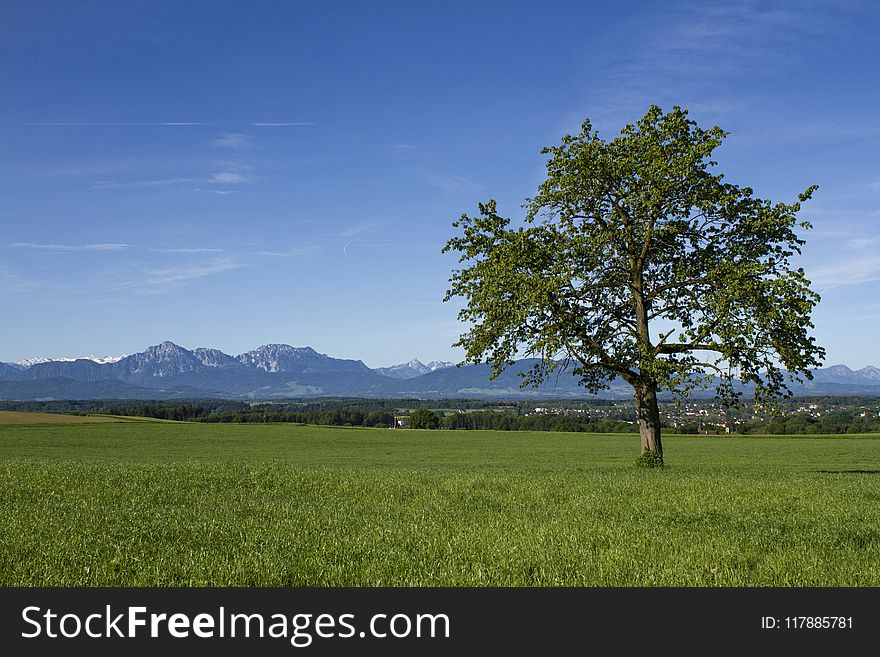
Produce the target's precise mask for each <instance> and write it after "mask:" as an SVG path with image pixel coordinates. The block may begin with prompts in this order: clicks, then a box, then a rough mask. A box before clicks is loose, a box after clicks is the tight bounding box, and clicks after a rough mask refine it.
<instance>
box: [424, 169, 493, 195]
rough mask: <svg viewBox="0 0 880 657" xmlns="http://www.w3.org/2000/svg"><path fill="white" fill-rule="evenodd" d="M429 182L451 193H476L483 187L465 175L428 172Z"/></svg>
mask: <svg viewBox="0 0 880 657" xmlns="http://www.w3.org/2000/svg"><path fill="white" fill-rule="evenodd" d="M426 177H427V180H428V183H429V184H430V185H431V186H432V187H436V188H437V189H441V190H443V191H444V192H446V193H447V194H449V195H452V196H458V195H460V194H474V193H476V192H479V191H480V190H481V189H482V187H481V186H480V185H478V184H477V183H475V182H474V181H473V180H471V179H469V178H466V177H464V176H445V175H440V174H436V173H426Z"/></svg>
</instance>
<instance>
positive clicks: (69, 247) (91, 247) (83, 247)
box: [11, 242, 131, 253]
mask: <svg viewBox="0 0 880 657" xmlns="http://www.w3.org/2000/svg"><path fill="white" fill-rule="evenodd" d="M11 246H14V247H16V248H21V249H39V250H42V251H54V252H57V253H68V252H75V251H122V250H123V249H127V248H129V247H130V246H131V245H130V244H104V243H100V244H36V243H34V242H16V243H15V244H12V245H11Z"/></svg>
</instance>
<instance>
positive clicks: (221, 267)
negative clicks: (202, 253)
mask: <svg viewBox="0 0 880 657" xmlns="http://www.w3.org/2000/svg"><path fill="white" fill-rule="evenodd" d="M243 266H244V265H243V264H242V263H240V262H238V261H237V260H234V259H232V258H214V259H213V260H211V261H208V262H200V263H189V264H181V265H173V266H169V267H158V268H150V269H144V270H143V271H141V272H139V273H138V275H137V276H135V277H128V278H126V279H124V280H116V281H115V282H112V283H109V284H108V285H107V286H106V289H107V291H109V292H120V291H123V290H124V291H126V292H128V293H132V292H140V293H145V294H158V293H160V292H163V291H165V290H166V289H169V288H173V287H178V286H180V285H185V284H187V283H190V282H192V281H195V280H198V279H201V278H206V277H208V276H214V275H215V274H222V273H224V272H228V271H231V270H234V269H239V268H241V267H243Z"/></svg>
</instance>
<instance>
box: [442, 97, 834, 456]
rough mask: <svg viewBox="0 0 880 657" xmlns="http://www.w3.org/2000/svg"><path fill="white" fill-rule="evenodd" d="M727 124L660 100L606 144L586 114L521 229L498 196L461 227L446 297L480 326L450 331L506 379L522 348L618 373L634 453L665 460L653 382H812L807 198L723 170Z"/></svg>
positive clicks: (679, 386)
mask: <svg viewBox="0 0 880 657" xmlns="http://www.w3.org/2000/svg"><path fill="white" fill-rule="evenodd" d="M727 134H728V133H726V132H724V131H723V130H721V129H720V128H718V127H717V126H715V127H713V128H711V129H709V130H704V129H702V128H700V127H698V126H697V124H696V123H695V122H694V121H691V120H689V119H688V118H687V111H686V110H683V109H681V108H679V107H674V108H673V109H672V111H671V112H669V113H667V114H664V113H663V112H662V110H661V109H660V108H658V107H656V106H651V108H650V109H649V110H648V112H647V114H645V116H644V117H643V118H641V119H640V120H639V121H638V122H637V123H636V124H635V125H627V126H626V127H624V128H623V130H621V133H620V136H618V137H616V138H614V139H613V140H611V141H607V142H606V141H604V140H602V139H600V138H599V136H598V133H597V132H596V131H594V130H593V129H592V126H591V124H590V122H589V120H587V121H585V122H584V124H583V130H582V132H581V133H580V134H579V135H577V136H566V137H564V138H563V139H562V143H561V145H559V146H556V147H550V148H545V149H543V150H542V151H541V153H542V154H543V155H547V156H548V161H547V180H546V181H545V182H544V183H543V184H542V185H541V186H540V187H539V189H538V193H537V195H536V196H535V197H534V198H531V199H527V204H526V206H525V207H526V208H527V215H526V221H525V224H524V225H523V226H521V227H517V228H513V227H511V226H510V220H509V219H506V218H503V217H501V216H499V215H498V214H497V207H496V203H495V201H494V200H493V201H489V202H488V203H485V204H480V205H479V216H474V217H469V216H468V215H467V214H464V215H462V217H461V219H460V220H458V221H456V222H455V223H453V224H452V225H453V227H455V228H458V229H460V232H461V234H460V236H458V237H453V238H452V239H450V240H449V241H448V242H447V244H446V246H445V247H444V249H443V251H444V252H446V251H450V250H454V251H457V252H460V254H461V257H460V259H459V262H460V263H464V264H463V267H462V268H461V269H458V270H455V271H453V273H452V277H451V278H450V284H451V288H450V289H449V290H448V291H447V293H446V300H447V301H448V300H450V299H452V298H453V297H456V296H460V297H463V298H464V299H465V300H466V306H465V308H464V309H463V310H462V311H461V312H460V313H459V319H461V320H463V321H466V322H469V323H470V325H471V328H470V329H469V330H468V331H467V332H465V333H464V334H463V335H462V336H461V337H460V339H459V341H458V342H456V343H455V346H461V347H464V348H465V350H466V354H467V356H466V358H467V360H469V361H472V362H481V361H483V360H486V361H488V362H491V363H492V376H493V378H494V377H496V376H498V375H499V374H500V373H501V372H502V371H503V370H504V369H505V368H506V367H508V366H510V365H512V364H513V362H514V359H515V358H517V357H520V356H528V357H538V358H540V360H539V362H538V364H537V365H535V366H534V367H533V368H531V369H530V370H529V371H527V372H524V373H523V376H524V381H523V385H527V384H533V385H537V384H538V383H540V382H541V381H543V380H545V379H546V378H547V377H548V375H550V373H551V372H552V371H553V370H554V369H555V368H556V367H557V366H560V365H561V366H563V367H565V366H568V365H570V364H573V366H574V367H573V372H574V374H575V375H577V376H578V377H579V378H580V382H581V384H582V385H584V386H585V387H586V388H587V389H588V390H589V391H590V392H597V391H599V390H600V389H602V388H607V387H608V384H609V382H610V381H612V380H613V379H614V378H615V377H620V378H621V379H623V380H624V381H626V382H627V383H629V384H630V385H631V386H632V387H633V390H634V392H635V398H636V402H637V418H638V425H639V432H640V434H641V443H642V448H641V457H640V461H641V462H642V463H643V464H645V465H662V463H663V447H662V444H661V441H660V414H659V410H658V406H657V394H658V391H659V390H668V391H670V392H672V393H675V394H679V395H682V396H687V395H688V394H689V393H690V392H691V391H692V390H693V389H694V388H695V387H697V386H705V385H707V384H708V382H709V381H711V382H713V383H714V384H715V385H716V388H717V390H716V391H717V395H718V397H719V398H720V399H722V400H723V401H725V402H726V403H734V402H735V400H736V398H737V396H738V394H739V391H738V390H736V389H734V385H733V383H734V381H735V380H736V379H739V380H741V381H742V382H743V383H746V384H751V385H753V386H754V396H755V401H756V402H770V401H772V400H773V399H774V398H776V397H778V396H781V395H785V396H790V395H791V392H790V390H788V387H787V386H786V382H787V381H802V380H803V379H802V378H801V376H806V377H807V378H808V379H809V378H812V376H811V373H810V368H811V367H815V366H818V365H819V364H820V363H821V360H822V358H823V357H824V350H823V349H822V348H821V347H819V346H817V345H816V343H815V340H814V339H813V338H812V337H810V336H809V335H808V330H809V329H810V328H812V327H813V324H812V323H811V321H810V313H811V311H812V309H813V307H814V306H815V305H816V303H818V301H819V296H818V295H817V294H816V293H815V292H813V291H812V290H811V289H810V287H809V286H810V281H808V280H807V279H806V278H805V277H804V271H803V269H800V268H797V269H794V268H793V267H792V266H791V265H790V260H791V257H792V256H793V254H794V253H800V247H801V246H802V245H803V244H804V240H802V239H800V238H799V237H798V235H797V233H796V232H795V230H796V227H797V226H800V227H801V228H804V229H807V228H810V225H809V223H808V222H806V221H800V222H798V219H797V216H796V215H797V213H798V212H799V211H800V208H801V205H800V204H801V202H803V201H806V200H807V199H809V198H810V195H811V194H812V192H813V191H814V190H815V189H816V186H811V187H808V188H807V189H806V191H804V192H803V193H802V194H800V195H799V196H798V202H796V203H793V204H790V205H788V204H784V203H777V204H775V205H774V204H772V203H771V202H770V201H768V200H764V199H760V198H757V197H755V196H754V194H753V191H752V190H751V189H750V188H748V187H738V186H736V185H732V184H729V183H727V182H725V181H724V179H723V178H724V176H723V175H722V174H718V173H715V172H714V170H713V168H714V167H716V166H717V162H714V161H711V156H712V152H713V151H714V150H715V148H716V147H717V146H718V145H719V144H721V142H722V140H723V139H724V138H725V137H726V136H727Z"/></svg>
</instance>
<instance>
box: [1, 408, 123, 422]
mask: <svg viewBox="0 0 880 657" xmlns="http://www.w3.org/2000/svg"><path fill="white" fill-rule="evenodd" d="M126 419H127V418H126ZM136 419H140V418H136ZM122 421H124V420H123V419H122V418H119V417H113V416H109V415H59V414H57V413H21V412H18V411H0V425H8V424H95V423H96V422H122Z"/></svg>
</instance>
